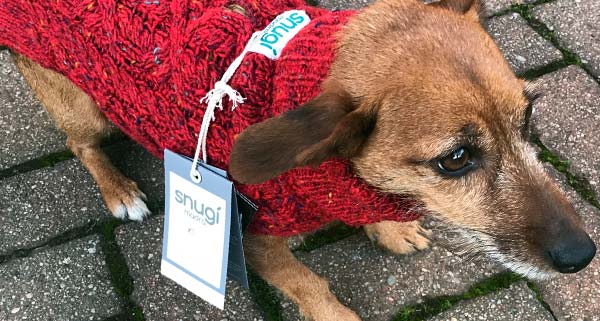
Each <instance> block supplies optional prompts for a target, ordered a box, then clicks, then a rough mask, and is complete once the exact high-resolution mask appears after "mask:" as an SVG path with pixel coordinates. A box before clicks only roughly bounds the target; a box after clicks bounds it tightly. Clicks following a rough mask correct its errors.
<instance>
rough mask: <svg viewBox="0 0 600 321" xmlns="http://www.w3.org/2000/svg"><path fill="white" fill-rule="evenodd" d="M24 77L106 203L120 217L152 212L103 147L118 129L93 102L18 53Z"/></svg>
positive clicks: (136, 217) (131, 217)
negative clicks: (94, 182) (90, 176)
mask: <svg viewBox="0 0 600 321" xmlns="http://www.w3.org/2000/svg"><path fill="white" fill-rule="evenodd" d="M15 63H16V64H17V67H18V68H19V70H20V71H21V73H22V74H23V77H24V78H25V80H27V82H28V83H29V85H30V86H31V88H32V89H33V91H34V92H35V93H36V96H37V97H38V98H39V100H40V101H41V102H42V104H43V105H44V107H45V108H46V109H47V110H48V112H49V113H50V116H51V117H52V118H53V119H54V121H55V123H56V124H57V126H58V127H59V128H60V129H61V130H62V131H64V132H65V133H66V134H67V146H68V147H69V148H70V149H71V151H73V154H75V156H77V157H78V158H79V159H80V160H81V162H82V163H83V165H84V166H85V167H86V168H87V170H88V171H89V172H90V174H92V177H93V178H94V180H95V181H96V183H97V184H98V187H99V188H100V192H101V194H102V197H103V198H104V202H105V203H106V206H107V207H108V208H109V210H110V211H111V212H112V214H113V215H114V216H116V217H118V218H129V219H132V220H142V219H143V218H144V217H145V216H147V215H148V214H149V213H150V212H149V211H148V208H147V207H146V204H145V202H144V200H145V197H146V196H145V195H144V193H142V192H141V191H140V190H139V188H138V187H137V184H136V183H135V182H134V181H132V180H130V179H128V178H127V177H125V176H124V175H123V174H122V173H121V172H120V171H119V170H118V169H117V168H115V167H114V166H113V165H112V163H111V162H110V160H109V159H108V157H107V156H106V154H105V153H104V152H103V151H102V149H101V148H100V143H101V141H102V139H103V138H104V137H105V136H107V135H108V134H110V133H112V132H115V131H117V129H116V127H114V126H113V125H112V124H111V123H110V122H109V121H108V120H107V119H106V117H104V115H102V113H101V112H100V111H99V110H98V108H97V106H96V105H95V104H94V102H93V101H92V100H91V99H90V98H89V97H88V96H87V95H86V94H85V93H84V92H83V91H81V89H79V88H77V87H76V86H75V85H73V83H71V82H70V81H69V80H68V79H67V78H66V77H64V76H62V75H60V74H58V73H56V72H53V71H51V70H48V69H45V68H43V67H41V66H40V65H38V64H36V63H34V62H32V61H31V60H29V59H27V58H25V57H23V56H19V55H15Z"/></svg>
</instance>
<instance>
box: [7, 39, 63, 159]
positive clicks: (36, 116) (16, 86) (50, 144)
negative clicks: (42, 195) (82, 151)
mask: <svg viewBox="0 0 600 321" xmlns="http://www.w3.org/2000/svg"><path fill="white" fill-rule="evenodd" d="M0 142H1V143H0V170H2V169H5V168H9V167H11V166H14V165H16V164H19V163H22V162H24V161H26V160H29V159H32V158H37V157H40V156H43V155H45V154H48V153H51V152H56V151H60V150H64V149H65V148H66V147H65V137H64V135H63V134H61V133H59V132H58V130H56V129H55V127H54V124H53V123H52V121H51V120H50V118H49V117H48V115H47V113H46V111H45V110H44V109H43V107H42V106H41V105H40V103H39V102H38V101H37V99H35V97H34V95H33V93H32V92H31V89H30V88H29V86H28V85H27V84H26V83H25V81H24V80H23V77H22V76H21V74H20V73H19V72H18V71H17V69H16V66H15V65H14V64H13V62H12V59H11V57H10V54H9V52H8V51H7V50H0Z"/></svg>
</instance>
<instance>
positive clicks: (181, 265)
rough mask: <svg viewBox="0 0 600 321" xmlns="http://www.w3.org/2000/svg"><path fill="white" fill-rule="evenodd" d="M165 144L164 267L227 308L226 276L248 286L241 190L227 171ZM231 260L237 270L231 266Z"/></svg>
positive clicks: (164, 271) (196, 291)
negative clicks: (196, 174) (194, 175)
mask: <svg viewBox="0 0 600 321" xmlns="http://www.w3.org/2000/svg"><path fill="white" fill-rule="evenodd" d="M191 165H192V160H191V159H189V158H187V157H184V156H181V155H178V154H176V153H173V152H171V151H169V150H165V227H164V239H163V254H162V262H161V273H162V274H163V275H165V276H167V277H168V278H170V279H172V280H173V281H175V282H177V283H178V284H180V285H182V286H183V287H185V288H186V289H188V290H190V291H191V292H193V293H194V294H196V295H198V296H199V297H201V298H202V299H204V300H206V301H207V302H209V303H211V304H213V305H215V306H216V307H218V308H220V309H223V308H224V303H225V285H226V277H227V276H228V275H229V277H231V278H232V279H235V280H236V281H238V282H240V284H242V285H244V286H246V287H248V280H247V274H246V265H245V259H244V252H243V245H242V231H243V228H242V223H241V222H242V215H241V213H240V212H239V211H238V206H237V205H238V196H237V195H238V194H239V193H237V191H235V188H234V186H233V183H232V182H231V181H229V180H228V179H227V176H226V172H225V171H223V170H220V169H218V168H215V167H212V166H208V165H206V164H202V163H201V164H198V170H199V171H200V174H201V175H202V181H201V182H200V183H199V184H196V183H194V182H192V180H191V179H190V177H189V172H190V166H191ZM228 266H230V267H231V270H228Z"/></svg>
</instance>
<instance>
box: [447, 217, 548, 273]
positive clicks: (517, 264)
mask: <svg viewBox="0 0 600 321" xmlns="http://www.w3.org/2000/svg"><path fill="white" fill-rule="evenodd" d="M452 232H453V233H452V235H453V236H455V237H453V239H452V246H453V247H455V252H456V253H457V254H458V255H460V256H461V257H467V258H474V257H477V256H480V255H483V256H485V257H487V258H489V259H491V260H492V261H494V262H496V263H498V264H500V265H502V266H503V267H504V268H506V269H508V270H510V271H512V272H514V273H517V274H519V275H521V276H523V277H525V278H527V279H531V280H546V279H549V278H552V277H556V276H558V275H560V273H559V272H558V271H556V270H555V269H553V268H552V267H551V266H550V265H548V264H546V263H544V262H543V260H535V261H534V260H525V259H523V258H520V257H518V256H517V255H515V254H513V253H511V252H509V251H505V250H502V247H501V246H500V245H499V243H498V242H497V241H496V240H495V239H494V238H493V237H492V236H491V235H489V234H486V233H484V232H480V231H476V230H472V229H467V228H452ZM530 257H534V256H530Z"/></svg>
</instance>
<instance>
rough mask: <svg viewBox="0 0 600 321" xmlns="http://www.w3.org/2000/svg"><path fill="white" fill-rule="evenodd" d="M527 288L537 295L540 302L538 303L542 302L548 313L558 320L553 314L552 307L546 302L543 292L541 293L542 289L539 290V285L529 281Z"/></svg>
mask: <svg viewBox="0 0 600 321" xmlns="http://www.w3.org/2000/svg"><path fill="white" fill-rule="evenodd" d="M527 287H528V288H529V289H530V290H531V291H533V292H534V293H535V298H536V299H537V300H538V302H540V304H541V305H542V306H544V308H545V309H546V311H548V312H550V314H552V317H553V318H554V320H557V319H556V316H555V315H554V312H552V309H551V308H550V305H549V304H548V303H547V302H546V301H545V300H544V297H543V296H542V292H541V291H540V289H538V287H537V285H535V283H533V282H531V281H527Z"/></svg>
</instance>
